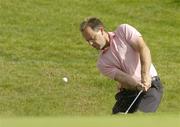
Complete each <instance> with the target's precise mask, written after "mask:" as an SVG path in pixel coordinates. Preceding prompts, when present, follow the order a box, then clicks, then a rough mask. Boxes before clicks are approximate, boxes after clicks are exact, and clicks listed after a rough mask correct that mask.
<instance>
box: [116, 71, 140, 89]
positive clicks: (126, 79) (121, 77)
mask: <svg viewBox="0 0 180 127" xmlns="http://www.w3.org/2000/svg"><path fill="white" fill-rule="evenodd" d="M115 80H116V81H118V82H120V83H121V84H122V87H123V88H127V89H136V87H137V85H139V83H138V82H137V81H136V80H135V79H134V78H132V77H131V76H130V75H128V74H126V73H124V72H122V71H118V72H117V73H116V75H115Z"/></svg>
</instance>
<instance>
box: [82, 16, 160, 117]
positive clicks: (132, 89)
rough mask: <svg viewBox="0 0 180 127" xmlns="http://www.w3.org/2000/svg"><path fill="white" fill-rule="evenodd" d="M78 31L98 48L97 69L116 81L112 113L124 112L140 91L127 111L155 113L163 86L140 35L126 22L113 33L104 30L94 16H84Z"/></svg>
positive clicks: (90, 43)
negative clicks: (85, 17)
mask: <svg viewBox="0 0 180 127" xmlns="http://www.w3.org/2000/svg"><path fill="white" fill-rule="evenodd" d="M80 31H81V33H82V35H83V37H84V38H85V40H86V41H87V42H88V43H89V45H91V46H92V47H94V48H96V49H97V50H100V55H99V59H98V62H97V68H98V69H99V70H100V72H101V73H102V74H104V75H105V76H108V77H109V78H111V79H113V80H115V81H117V82H118V93H117V94H116V95H115V98H116V100H117V101H116V103H115V105H114V107H113V109H112V113H113V114H116V113H119V112H125V111H126V110H127V109H128V107H129V106H130V105H131V103H132V101H133V100H134V99H135V97H136V96H137V94H138V92H139V91H141V90H143V93H142V94H141V95H140V96H139V98H138V99H137V100H136V102H135V103H134V104H133V106H132V107H131V109H130V110H129V113H133V112H135V111H137V110H140V111H142V112H155V111H156V110H157V108H158V106H159V103H160V101H161V97H162V94H163V87H162V85H161V82H160V79H159V77H158V76H157V72H156V70H155V68H154V66H153V64H152V63H151V54H150V50H149V48H148V47H147V45H146V43H145V42H144V40H143V37H142V35H141V34H140V33H139V32H138V31H137V30H136V29H135V28H134V27H132V26H130V25H128V24H122V25H120V26H118V27H117V29H116V30H115V31H114V32H106V31H105V29H104V25H103V23H102V22H101V21H100V20H99V19H98V18H96V17H89V18H87V19H85V20H84V21H83V22H82V23H81V25H80Z"/></svg>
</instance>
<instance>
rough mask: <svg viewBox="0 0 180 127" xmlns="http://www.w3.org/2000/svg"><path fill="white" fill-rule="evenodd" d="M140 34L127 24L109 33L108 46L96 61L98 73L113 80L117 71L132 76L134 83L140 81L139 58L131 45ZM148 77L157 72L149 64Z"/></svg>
mask: <svg viewBox="0 0 180 127" xmlns="http://www.w3.org/2000/svg"><path fill="white" fill-rule="evenodd" d="M139 36H141V34H140V33H139V32H138V31H137V30H136V29H135V28H134V27H132V26H130V25H128V24H122V25H120V26H119V27H118V28H117V29H116V30H115V31H114V32H109V37H110V46H109V47H108V48H107V49H105V50H104V51H101V53H100V55H99V59H98V61H97V68H98V69H99V71H100V72H101V73H102V74H104V75H106V76H108V77H109V78H111V79H114V76H115V74H116V72H117V71H118V70H121V71H123V72H125V73H127V74H129V75H131V76H132V78H134V79H135V80H136V81H138V82H140V81H141V62H140V56H139V53H138V52H137V51H135V50H134V49H133V48H132V46H131V43H135V42H136V40H137V39H138V37H139ZM149 73H150V75H151V76H152V77H153V76H157V72H156V70H155V68H154V66H153V64H151V67H150V72H149Z"/></svg>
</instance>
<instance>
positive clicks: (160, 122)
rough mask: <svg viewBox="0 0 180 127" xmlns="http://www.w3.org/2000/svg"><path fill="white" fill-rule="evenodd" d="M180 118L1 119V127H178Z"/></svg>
mask: <svg viewBox="0 0 180 127" xmlns="http://www.w3.org/2000/svg"><path fill="white" fill-rule="evenodd" d="M179 120H180V116H179V115H172V114H169V115H168V116H164V115H162V114H161V115H157V114H156V115H137V116H134V115H126V116H124V115H122V116H116V117H115V116H106V117H43V118H39V117H38V118H32V117H25V118H15V119H14V118H9V119H5V118H3V119H1V120H0V124H1V127H25V126H26V127H52V126H53V127H60V126H61V127H62V126H63V127H102V126H103V127H145V126H152V127H170V126H175V127H179V126H180V122H179Z"/></svg>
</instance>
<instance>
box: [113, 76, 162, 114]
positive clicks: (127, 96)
mask: <svg viewBox="0 0 180 127" xmlns="http://www.w3.org/2000/svg"><path fill="white" fill-rule="evenodd" d="M137 95H138V91H132V90H125V89H124V90H123V91H120V92H119V93H117V94H116V95H115V99H116V103H115V105H114V107H113V109H112V114H116V113H119V112H126V110H127V109H128V107H129V106H130V105H131V103H132V102H133V100H134V99H135V97H136V96H137ZM162 95H163V86H162V84H161V81H160V79H159V77H158V76H155V77H153V79H152V82H151V88H149V89H148V91H147V92H143V93H141V95H140V96H139V97H138V99H137V100H136V102H135V103H134V104H133V106H132V107H131V109H130V110H129V112H128V113H133V112H136V111H137V110H140V111H142V112H155V111H156V110H157V108H158V106H159V104H160V101H161V98H162Z"/></svg>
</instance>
